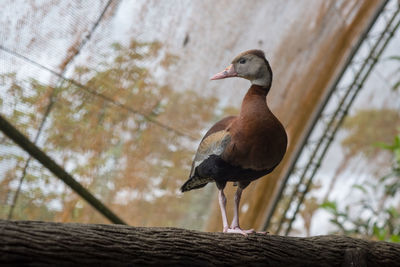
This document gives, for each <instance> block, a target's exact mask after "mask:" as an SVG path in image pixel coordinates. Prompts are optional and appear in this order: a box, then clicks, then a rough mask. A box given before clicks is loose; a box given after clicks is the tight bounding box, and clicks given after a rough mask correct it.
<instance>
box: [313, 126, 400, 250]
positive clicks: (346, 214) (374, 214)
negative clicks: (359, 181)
mask: <svg viewBox="0 0 400 267" xmlns="http://www.w3.org/2000/svg"><path fill="white" fill-rule="evenodd" d="M379 147H381V148H383V149H386V150H388V151H390V152H391V153H392V154H393V159H394V160H393V165H392V168H391V172H390V173H389V174H387V175H385V176H384V177H382V178H380V179H379V180H377V181H374V182H367V183H365V184H363V185H354V188H355V189H357V190H359V191H361V192H362V194H363V197H362V198H361V199H360V200H359V201H358V202H355V203H349V204H347V205H346V206H345V207H344V208H341V209H340V208H338V203H337V202H335V201H326V202H324V203H323V204H322V205H321V206H320V207H321V208H323V209H325V210H327V211H328V212H329V213H330V214H331V215H332V216H333V218H332V219H331V222H332V223H333V224H334V225H335V226H336V227H337V228H338V231H339V233H342V234H346V235H354V236H360V237H364V238H365V237H367V238H371V239H375V240H384V241H390V242H400V213H399V209H400V205H399V204H398V203H396V199H398V192H400V168H399V167H400V134H399V135H397V136H396V137H395V138H394V141H393V143H392V144H385V143H380V144H379ZM382 188H383V192H382V190H381V189H382ZM378 195H379V196H380V198H379V199H378V200H377V196H378ZM374 200H375V202H374ZM376 200H377V201H376ZM355 209H356V210H359V211H360V212H359V213H357V214H356V216H354V214H352V211H354V210H355Z"/></svg>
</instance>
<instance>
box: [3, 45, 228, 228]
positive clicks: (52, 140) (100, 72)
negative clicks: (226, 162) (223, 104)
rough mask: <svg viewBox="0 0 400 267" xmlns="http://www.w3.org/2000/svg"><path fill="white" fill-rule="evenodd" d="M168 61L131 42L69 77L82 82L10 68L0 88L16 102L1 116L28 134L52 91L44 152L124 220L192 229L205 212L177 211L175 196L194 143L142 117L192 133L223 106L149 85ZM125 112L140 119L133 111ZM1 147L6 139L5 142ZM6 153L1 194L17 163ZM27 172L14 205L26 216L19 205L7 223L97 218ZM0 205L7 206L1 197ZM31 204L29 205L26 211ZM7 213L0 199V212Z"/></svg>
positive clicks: (34, 168)
mask: <svg viewBox="0 0 400 267" xmlns="http://www.w3.org/2000/svg"><path fill="white" fill-rule="evenodd" d="M176 60H178V58H176V57H175V56H173V55H171V54H163V53H162V52H161V44H160V43H158V42H152V43H141V42H137V41H134V40H133V41H131V42H130V44H129V45H128V46H123V45H121V44H113V45H112V50H111V52H110V53H109V54H105V55H103V60H101V62H100V63H99V64H98V65H97V66H96V68H90V67H88V66H79V67H77V68H76V69H75V73H74V75H73V77H74V80H75V81H78V83H79V84H81V85H83V86H79V84H78V83H76V82H71V81H67V80H66V81H63V82H62V83H61V84H60V86H58V87H53V86H52V85H50V84H44V83H42V82H39V81H38V80H37V79H30V80H28V81H26V80H24V81H20V80H19V79H18V78H17V75H16V74H15V73H10V74H6V75H2V76H1V77H0V79H1V82H2V84H1V85H2V86H7V91H8V93H9V94H11V95H13V96H14V98H15V105H19V108H13V109H11V110H12V112H11V114H6V115H7V117H8V119H9V120H10V121H11V122H13V123H14V124H15V125H17V126H18V128H19V129H20V130H22V131H23V132H24V133H25V134H28V135H29V134H30V133H32V132H34V131H36V129H37V127H38V124H39V121H40V118H41V116H42V114H43V112H44V110H45V108H46V106H47V104H48V102H49V101H50V99H49V98H50V97H52V101H55V105H54V107H53V109H52V111H51V113H50V115H49V122H48V123H47V125H46V127H45V132H44V134H43V137H41V139H42V140H45V141H43V143H44V144H45V145H44V148H45V150H46V152H48V153H49V154H50V155H52V156H53V157H55V158H56V159H57V160H58V162H60V163H62V164H63V166H65V167H66V169H67V171H69V172H70V173H72V174H73V175H74V176H75V177H77V178H78V180H79V181H80V182H81V183H82V184H83V185H84V186H86V187H88V188H89V189H90V190H91V191H92V192H93V193H94V194H95V195H96V196H97V197H99V198H100V199H101V200H102V201H103V202H105V203H106V204H107V205H109V206H110V207H111V208H112V209H113V210H114V211H115V212H116V213H117V214H118V215H120V216H121V217H122V218H123V219H124V220H126V221H127V222H128V223H130V224H132V225H142V226H154V225H163V226H172V225H173V226H176V225H179V224H185V225H190V226H191V227H195V228H196V227H197V228H199V227H201V224H202V222H203V220H204V219H205V217H204V216H203V219H200V220H199V218H198V216H197V215H198V214H195V215H194V216H193V215H188V214H186V210H187V209H188V206H189V205H192V204H193V201H190V199H191V198H192V197H193V196H194V195H193V194H187V195H185V196H179V197H178V193H177V192H178V188H179V187H180V185H181V183H182V182H183V181H184V180H185V179H186V178H187V175H188V172H189V168H190V161H191V157H192V154H193V147H194V144H193V143H192V140H191V139H190V138H187V137H185V136H178V135H176V133H175V132H174V131H171V130H169V129H166V128H164V127H160V126H159V125H158V124H154V123H152V122H150V121H149V118H150V119H152V120H154V119H156V120H157V121H160V122H162V123H163V124H166V125H168V126H169V127H171V128H172V129H179V130H180V131H181V132H188V133H189V132H190V133H198V132H200V131H201V130H202V129H204V128H205V126H206V124H205V122H209V121H211V120H212V119H215V117H216V116H217V115H216V114H219V113H223V111H221V110H219V111H218V109H217V103H218V101H217V99H216V98H212V97H211V98H207V97H204V96H202V95H200V94H198V93H196V92H193V91H189V90H187V91H182V90H179V91H178V90H173V89H172V88H171V86H169V85H161V84H159V82H157V79H156V78H155V76H154V75H153V71H155V70H157V69H164V70H168V69H169V68H170V67H171V66H172V65H173V63H174V62H175V61H176ZM154 62H158V64H157V65H156V66H154ZM152 70H153V71H152ZM88 89H89V90H88ZM102 96H106V97H102ZM17 102H18V103H17ZM0 105H1V102H0ZM123 105H124V106H127V107H129V109H131V110H129V109H127V108H124V107H123ZM20 106H22V108H21V107H20ZM21 110H22V111H21ZM132 110H136V111H139V113H140V114H144V115H145V116H142V115H134V114H133V113H132ZM189 130H190V131H189ZM1 145H3V146H9V147H11V146H12V145H13V144H11V143H10V142H9V141H8V140H6V141H3V142H2V144H1ZM6 157H10V158H11V159H6V158H5V156H4V155H3V156H2V158H0V163H1V162H2V161H4V160H11V161H12V162H14V163H15V164H14V166H13V167H11V168H9V170H8V172H7V174H6V175H5V178H4V179H2V180H1V181H0V183H1V184H0V188H1V190H2V193H3V192H10V190H11V189H12V188H13V185H12V184H13V183H14V184H15V182H16V181H15V180H16V179H15V177H16V174H17V173H21V166H22V165H23V162H24V160H25V159H24V158H23V157H21V156H19V155H17V154H13V153H10V154H7V155H6ZM28 174H29V179H28V180H27V181H26V182H25V185H24V190H23V192H22V195H21V197H20V200H19V201H21V203H22V202H23V203H24V204H23V206H25V207H29V209H30V210H31V211H32V212H30V213H32V214H28V213H24V212H19V211H18V210H20V209H21V207H22V206H21V205H20V207H19V208H18V209H17V214H16V216H15V218H16V219H38V218H41V219H45V220H55V221H79V222H105V221H104V219H103V218H102V217H101V215H99V214H97V213H96V212H95V211H94V210H93V209H92V208H91V207H90V206H88V205H87V204H86V203H84V202H83V201H82V200H81V199H79V197H78V196H77V195H75V194H73V193H72V192H70V190H69V189H68V188H66V187H65V186H64V185H62V183H61V182H59V181H55V180H53V179H50V177H51V175H49V174H48V173H47V172H46V171H45V170H44V169H43V168H42V167H41V166H40V165H39V164H38V163H36V162H35V163H33V164H31V165H30V167H29V168H28ZM44 181H45V182H44ZM44 184H46V185H47V186H45V185H44ZM14 187H15V185H14ZM204 194H208V193H207V191H205V193H204ZM1 195H3V194H1ZM181 198H185V201H182V199H181ZM210 199H211V198H210ZM39 200H40V201H39ZM0 201H2V202H5V203H8V202H9V199H8V200H6V199H0ZM7 201H8V202H7ZM195 202H196V205H197V206H198V205H200V204H201V202H199V201H195ZM32 203H34V204H35V205H36V206H37V209H32ZM202 203H203V204H201V205H200V206H201V207H195V208H193V209H192V211H194V212H195V213H196V212H202V210H203V209H204V208H205V207H207V205H208V203H207V202H202ZM6 209H7V206H4V205H2V208H0V210H1V211H0V215H1V216H3V215H4V213H5V212H6ZM189 213H190V212H189Z"/></svg>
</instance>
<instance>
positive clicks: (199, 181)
mask: <svg viewBox="0 0 400 267" xmlns="http://www.w3.org/2000/svg"><path fill="white" fill-rule="evenodd" d="M210 181H211V180H210V179H205V178H201V177H198V176H194V177H191V178H189V180H187V181H186V182H185V183H184V184H183V185H182V187H181V191H182V193H183V192H186V191H190V190H193V189H199V188H202V187H204V186H206V185H207V184H208V183H209V182H210Z"/></svg>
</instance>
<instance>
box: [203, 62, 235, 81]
mask: <svg viewBox="0 0 400 267" xmlns="http://www.w3.org/2000/svg"><path fill="white" fill-rule="evenodd" d="M236 76H237V72H236V71H235V67H233V65H232V64H231V65H229V66H228V67H227V68H226V69H224V70H223V71H221V72H218V73H217V74H215V75H214V76H212V77H211V78H210V80H219V79H225V78H229V77H236Z"/></svg>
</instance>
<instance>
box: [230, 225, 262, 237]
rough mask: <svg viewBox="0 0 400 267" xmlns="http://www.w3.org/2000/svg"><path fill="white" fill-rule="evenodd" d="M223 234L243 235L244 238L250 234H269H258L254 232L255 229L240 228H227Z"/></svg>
mask: <svg viewBox="0 0 400 267" xmlns="http://www.w3.org/2000/svg"><path fill="white" fill-rule="evenodd" d="M223 232H224V233H231V234H242V235H244V236H248V235H249V234H253V233H254V234H263V235H266V234H268V232H256V231H254V229H249V230H244V229H241V228H240V227H234V228H229V227H226V228H224V230H223Z"/></svg>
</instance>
